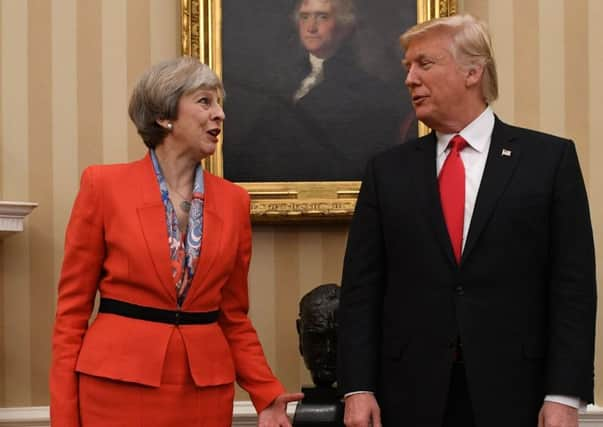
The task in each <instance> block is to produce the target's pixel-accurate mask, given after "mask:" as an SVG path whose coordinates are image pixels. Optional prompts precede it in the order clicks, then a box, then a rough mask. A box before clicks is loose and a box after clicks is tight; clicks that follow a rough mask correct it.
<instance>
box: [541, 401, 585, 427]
mask: <svg viewBox="0 0 603 427" xmlns="http://www.w3.org/2000/svg"><path fill="white" fill-rule="evenodd" d="M538 427H578V409H576V408H572V407H571V406H567V405H564V404H562V403H557V402H548V401H545V402H544V403H543V404H542V408H541V409H540V413H539V414H538Z"/></svg>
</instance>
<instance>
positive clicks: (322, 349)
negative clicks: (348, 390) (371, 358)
mask: <svg viewBox="0 0 603 427" xmlns="http://www.w3.org/2000/svg"><path fill="white" fill-rule="evenodd" d="M297 329H298V333H299V350H300V353H301V354H302V356H303V358H304V362H305V364H306V367H307V368H308V369H309V370H310V373H311V375H312V380H313V381H314V384H316V385H324V386H330V385H331V384H332V383H333V382H334V381H335V372H336V366H335V365H336V351H337V350H336V349H337V334H336V328H335V326H334V325H333V324H332V323H328V321H327V320H326V318H325V317H324V316H321V315H319V314H316V315H315V317H314V318H312V317H310V316H308V315H306V316H305V318H304V320H301V319H298V321H297Z"/></svg>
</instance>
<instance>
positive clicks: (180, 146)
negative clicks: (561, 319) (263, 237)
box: [50, 58, 301, 427]
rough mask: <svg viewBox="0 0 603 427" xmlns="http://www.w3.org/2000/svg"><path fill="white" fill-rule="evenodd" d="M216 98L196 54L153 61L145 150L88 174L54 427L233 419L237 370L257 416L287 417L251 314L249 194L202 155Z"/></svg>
mask: <svg viewBox="0 0 603 427" xmlns="http://www.w3.org/2000/svg"><path fill="white" fill-rule="evenodd" d="M222 94H223V88H222V83H221V82H220V80H219V79H218V77H217V76H216V75H215V74H214V73H213V71H211V69H209V67H207V66H206V65H203V64H201V63H199V62H198V61H197V60H195V59H192V58H179V59H176V60H171V61H166V62H162V63H160V64H157V65H156V66H154V67H152V68H150V69H149V70H148V71H147V72H146V73H145V74H144V75H143V76H142V78H141V79H140V81H139V82H138V84H137V86H136V87H135V89H134V92H133V94H132V98H131V100H130V108H129V113H130V117H131V119H132V121H133V122H134V124H135V125H136V128H137V129H138V133H139V134H140V136H141V137H142V139H143V141H144V143H145V145H146V146H147V147H148V148H149V153H148V155H147V156H145V157H144V158H143V159H142V160H139V161H136V162H132V163H125V164H117V165H105V166H91V167H88V168H87V169H86V170H85V171H84V172H83V174H82V179H81V186H80V191H79V194H78V196H77V198H76V201H75V204H74V206H73V210H72V213H71V218H70V220H69V225H68V227H67V232H66V238H65V256H64V261H63V268H62V272H61V277H60V282H59V295H58V304H57V314H56V322H55V326H54V334H53V357H52V367H51V375H50V394H51V405H50V411H51V421H52V425H53V427H72V426H73V427H96V426H103V427H107V426H110V427H113V426H127V427H132V426H144V427H147V426H150V427H154V426H157V427H173V426H178V425H180V426H187V427H191V426H207V427H223V426H230V425H231V423H232V407H233V396H234V381H235V380H236V381H237V382H238V383H239V384H240V385H241V386H242V387H243V388H244V389H246V390H247V391H248V392H249V394H250V396H251V400H252V402H253V404H254V406H255V408H256V409H257V411H258V413H259V425H260V426H289V425H290V424H289V421H288V419H287V416H286V405H287V402H289V401H292V400H299V399H300V398H301V395H300V394H287V393H285V391H284V388H283V386H282V385H281V384H280V383H279V381H278V380H277V379H276V378H275V377H274V375H273V374H272V372H271V371H270V368H269V367H268V365H267V363H266V360H265V358H264V354H263V352H262V348H261V346H260V343H259V341H258V337H257V335H256V332H255V330H254V328H253V326H252V325H251V322H250V320H249V318H248V317H247V311H248V295H247V272H248V267H249V259H250V255H251V227H250V223H249V197H248V195H247V193H246V192H245V191H244V190H243V189H242V188H240V187H238V186H236V185H234V184H232V183H230V182H228V181H225V180H223V179H221V178H218V177H216V176H213V175H211V174H209V173H207V172H205V171H203V170H202V168H201V165H200V160H201V159H202V158H205V157H207V156H210V155H211V154H213V152H214V151H215V149H216V144H217V142H218V135H219V133H220V130H221V126H222V122H223V120H224V112H223V111H222V108H221V106H220V101H221V97H222ZM97 292H99V293H100V298H101V299H100V307H99V313H98V315H97V316H96V318H95V319H94V321H93V322H92V323H91V324H90V326H89V325H88V324H89V318H90V315H91V313H92V310H93V306H94V300H95V295H96V294H97Z"/></svg>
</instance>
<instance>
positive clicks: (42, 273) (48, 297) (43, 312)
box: [27, 1, 54, 405]
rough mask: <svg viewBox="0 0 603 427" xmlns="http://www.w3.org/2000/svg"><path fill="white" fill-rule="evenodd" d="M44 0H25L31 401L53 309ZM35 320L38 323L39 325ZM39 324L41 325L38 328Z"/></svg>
mask: <svg viewBox="0 0 603 427" xmlns="http://www.w3.org/2000/svg"><path fill="white" fill-rule="evenodd" d="M50 6H51V5H50V3H49V2H41V1H37V2H29V10H28V23H27V29H28V44H29V46H36V47H37V48H38V49H39V51H37V52H36V51H35V50H33V49H28V55H29V57H28V73H27V75H28V97H29V102H28V104H29V105H28V107H29V112H28V116H29V120H28V122H29V130H28V134H29V141H28V144H29V158H28V166H27V172H28V174H29V179H28V181H29V195H30V198H31V199H32V200H35V201H36V202H37V203H38V204H39V206H38V208H37V209H36V210H35V211H34V212H33V213H32V215H31V216H30V217H29V224H28V235H29V269H30V289H29V304H30V324H31V325H32V327H31V328H30V331H29V335H30V336H29V339H30V346H31V349H30V357H31V377H30V378H29V381H30V383H31V404H32V405H43V404H45V403H46V402H47V400H48V391H47V390H48V387H47V385H46V382H47V380H48V361H49V360H50V348H51V343H50V333H49V329H50V328H49V327H48V326H47V325H48V319H51V318H52V317H53V314H54V304H53V302H52V300H53V297H54V292H53V287H52V283H51V282H50V279H51V278H52V277H53V274H54V265H53V249H54V246H53V234H52V224H53V216H54V212H53V210H52V205H53V200H52V188H53V182H52V161H51V157H52V151H53V149H52V140H51V138H50V134H51V110H52V108H51V92H52V85H51V54H50V51H51V7H50ZM38 325H40V326H38ZM41 325H46V327H43V326H41Z"/></svg>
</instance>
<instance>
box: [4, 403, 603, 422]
mask: <svg viewBox="0 0 603 427" xmlns="http://www.w3.org/2000/svg"><path fill="white" fill-rule="evenodd" d="M287 409H288V411H287V412H288V413H289V414H290V415H293V413H294V412H295V405H294V404H290V405H289V406H288V408H287ZM233 412H234V415H233V423H232V425H233V427H251V426H253V427H255V426H256V425H257V424H256V423H257V416H256V413H255V409H254V407H253V405H252V404H251V402H249V401H245V400H239V401H236V402H235V403H234V409H233ZM492 417H496V414H492ZM0 427H50V421H49V413H48V406H29V407H22V408H0ZM580 427H603V407H601V406H595V405H589V406H588V408H587V409H586V411H581V412H580Z"/></svg>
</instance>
